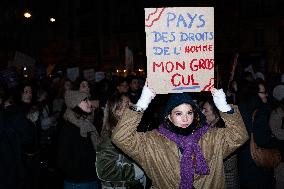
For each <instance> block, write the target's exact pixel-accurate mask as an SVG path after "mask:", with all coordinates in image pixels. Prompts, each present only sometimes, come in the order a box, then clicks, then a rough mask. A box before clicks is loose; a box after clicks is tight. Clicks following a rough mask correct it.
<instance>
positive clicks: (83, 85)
mask: <svg viewBox="0 0 284 189" xmlns="http://www.w3.org/2000/svg"><path fill="white" fill-rule="evenodd" d="M79 91H80V92H84V93H89V92H90V88H89V83H88V82H87V81H82V82H81V83H80V88H79Z"/></svg>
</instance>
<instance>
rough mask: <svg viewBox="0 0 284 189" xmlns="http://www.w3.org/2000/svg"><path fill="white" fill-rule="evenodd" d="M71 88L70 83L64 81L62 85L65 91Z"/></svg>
mask: <svg viewBox="0 0 284 189" xmlns="http://www.w3.org/2000/svg"><path fill="white" fill-rule="evenodd" d="M71 88H72V84H71V82H70V81H65V83H64V89H65V91H68V90H71Z"/></svg>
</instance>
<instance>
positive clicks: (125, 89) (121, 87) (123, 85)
mask: <svg viewBox="0 0 284 189" xmlns="http://www.w3.org/2000/svg"><path fill="white" fill-rule="evenodd" d="M128 89H129V86H128V83H127V82H126V81H124V82H123V83H120V84H119V85H118V86H117V90H118V92H119V93H127V92H128Z"/></svg>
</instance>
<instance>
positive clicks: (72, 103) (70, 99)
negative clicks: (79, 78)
mask: <svg viewBox="0 0 284 189" xmlns="http://www.w3.org/2000/svg"><path fill="white" fill-rule="evenodd" d="M86 98H88V94H87V93H83V92H80V91H73V90H69V91H66V92H65V103H66V106H67V108H71V109H73V108H75V107H76V106H77V105H78V104H80V102H81V101H83V100H85V99H86Z"/></svg>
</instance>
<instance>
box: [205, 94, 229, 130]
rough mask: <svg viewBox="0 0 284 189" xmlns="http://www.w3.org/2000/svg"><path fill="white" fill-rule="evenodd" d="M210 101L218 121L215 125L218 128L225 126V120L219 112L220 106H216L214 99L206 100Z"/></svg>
mask: <svg viewBox="0 0 284 189" xmlns="http://www.w3.org/2000/svg"><path fill="white" fill-rule="evenodd" d="M206 102H207V103H208V104H209V106H210V107H211V108H212V111H213V114H214V115H215V117H216V118H215V120H216V122H215V123H214V127H217V128H225V127H226V126H225V122H224V121H223V119H222V118H221V116H220V113H219V110H218V108H217V107H216V106H215V103H214V101H213V100H212V99H208V100H207V101H205V102H204V104H205V103H206Z"/></svg>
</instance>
